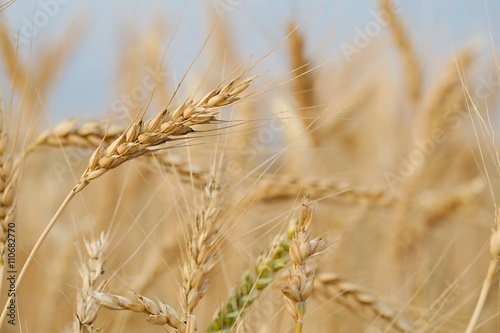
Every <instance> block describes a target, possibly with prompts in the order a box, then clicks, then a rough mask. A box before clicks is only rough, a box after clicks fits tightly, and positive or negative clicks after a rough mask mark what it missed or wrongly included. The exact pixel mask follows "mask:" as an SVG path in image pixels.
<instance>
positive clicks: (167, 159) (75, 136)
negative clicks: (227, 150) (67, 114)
mask: <svg viewBox="0 0 500 333" xmlns="http://www.w3.org/2000/svg"><path fill="white" fill-rule="evenodd" d="M125 131H126V129H124V128H120V127H118V126H107V125H105V124H103V123H102V122H97V121H90V122H80V121H78V120H77V119H68V120H65V121H63V122H61V123H59V124H57V125H56V126H55V127H54V129H49V130H46V131H44V132H43V133H41V134H40V135H39V136H38V137H37V138H36V139H35V141H34V143H33V144H32V145H31V147H30V148H29V149H28V150H27V152H28V153H29V152H33V151H36V150H38V149H41V148H43V147H46V146H48V147H61V146H63V147H78V148H85V149H96V148H98V147H99V146H100V145H101V144H102V145H109V144H111V143H112V142H113V141H115V140H116V139H117V138H118V137H119V136H120V134H121V133H124V132H125ZM146 157H148V158H149V159H151V160H153V161H156V162H158V163H159V164H160V165H161V167H162V168H163V170H165V171H166V172H170V173H176V174H177V175H179V176H180V179H181V180H182V181H185V182H189V183H191V182H193V183H194V185H195V186H197V187H203V186H205V184H206V182H207V179H206V178H207V174H208V172H207V170H206V169H204V168H203V167H201V166H199V165H195V164H193V163H190V162H189V161H186V159H185V158H183V157H182V156H180V155H178V154H174V153H172V152H169V153H156V154H148V155H146Z"/></svg>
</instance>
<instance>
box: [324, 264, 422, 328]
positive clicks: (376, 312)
mask: <svg viewBox="0 0 500 333" xmlns="http://www.w3.org/2000/svg"><path fill="white" fill-rule="evenodd" d="M315 288H316V289H318V290H317V291H318V293H317V294H318V295H324V296H326V297H329V298H333V299H334V300H335V301H337V302H339V303H340V304H341V305H342V306H345V307H346V308H347V309H349V310H350V311H353V312H354V313H356V314H364V315H366V316H368V317H370V318H371V319H373V318H380V319H382V320H384V321H385V322H386V323H387V324H388V325H390V326H391V327H393V328H395V329H396V330H398V331H399V332H416V329H415V328H414V325H412V324H411V323H410V321H409V320H407V319H405V318H403V317H402V316H401V313H400V312H399V311H398V310H395V309H393V308H391V307H390V306H389V305H388V304H387V303H385V302H384V301H382V300H380V299H379V298H378V297H376V296H374V295H372V294H370V293H368V292H366V291H364V290H363V289H362V288H360V287H359V286H357V285H356V284H354V283H352V282H349V281H346V280H345V279H343V278H341V277H340V276H339V275H338V274H335V273H321V274H318V276H317V277H316V283H315Z"/></svg>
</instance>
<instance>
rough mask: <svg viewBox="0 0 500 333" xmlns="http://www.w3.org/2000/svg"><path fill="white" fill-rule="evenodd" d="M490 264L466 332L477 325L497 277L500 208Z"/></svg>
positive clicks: (499, 255) (468, 332)
mask: <svg viewBox="0 0 500 333" xmlns="http://www.w3.org/2000/svg"><path fill="white" fill-rule="evenodd" d="M490 256H491V259H490V265H489V267H488V272H487V273H486V277H485V279H484V282H483V287H482V288H481V293H480V295H479V299H478V300H477V304H476V308H475V309H474V313H473V314H472V317H471V319H470V321H469V325H467V330H466V331H465V333H472V332H474V329H475V327H476V325H477V321H478V320H479V316H480V315H481V312H482V310H483V307H484V303H485V302H486V297H487V296H488V293H489V290H490V287H491V283H492V282H493V278H494V277H495V275H496V273H497V271H498V266H499V263H500V209H498V210H497V211H496V215H495V223H494V224H493V226H492V229H491V237H490Z"/></svg>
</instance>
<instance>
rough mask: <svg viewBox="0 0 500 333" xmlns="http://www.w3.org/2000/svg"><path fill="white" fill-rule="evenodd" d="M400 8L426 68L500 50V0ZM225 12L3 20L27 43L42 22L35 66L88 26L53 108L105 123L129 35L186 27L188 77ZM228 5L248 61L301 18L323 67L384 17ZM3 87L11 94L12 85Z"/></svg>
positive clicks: (137, 7)
mask: <svg viewBox="0 0 500 333" xmlns="http://www.w3.org/2000/svg"><path fill="white" fill-rule="evenodd" d="M398 2H399V3H400V6H401V8H402V10H401V12H400V16H401V17H402V19H403V21H404V22H405V24H406V26H407V28H408V30H409V32H410V34H411V36H412V39H413V41H414V43H415V47H416V49H417V52H418V53H419V56H420V57H421V58H422V59H423V61H424V63H425V64H426V65H428V66H431V67H432V66H434V65H436V64H437V63H439V61H438V60H439V59H445V58H449V57H450V56H452V55H453V51H454V50H455V51H457V50H459V49H460V47H461V46H463V45H465V44H468V43H476V44H477V45H479V47H480V48H481V49H482V50H483V53H484V54H485V57H488V56H489V57H491V56H492V51H491V50H492V49H491V44H490V42H491V41H490V38H493V39H494V41H495V42H496V39H498V37H499V36H498V32H499V31H500V20H499V19H498V18H499V8H498V7H499V1H466V0H442V1H431V0H423V1H415V0H413V1H406V0H401V1H398ZM223 3H224V1H223V0H191V1H172V0H166V1H159V0H147V1H130V0H110V1H96V0H90V1H77V0H38V1H37V2H35V1H31V0H24V1H21V0H18V1H17V2H15V3H14V4H13V5H12V6H11V7H9V8H8V9H7V10H6V11H4V12H3V13H2V16H1V19H2V21H3V22H4V23H5V24H7V25H8V26H9V28H10V29H11V31H13V38H14V36H15V35H16V34H17V33H18V32H19V33H20V35H21V36H23V31H25V30H26V29H27V28H26V26H27V25H29V24H30V22H31V23H33V22H34V21H35V16H36V17H37V18H38V20H39V21H38V23H37V24H35V25H37V27H36V30H37V31H36V33H35V34H34V36H33V38H32V39H31V42H32V50H33V53H32V56H33V57H36V52H37V51H36V50H37V49H38V48H42V49H43V47H46V45H50V42H51V41H52V40H56V39H59V38H61V37H63V38H64V37H67V36H68V35H69V38H73V37H74V36H75V35H76V34H75V33H74V31H73V30H71V27H72V26H73V27H76V26H79V24H80V23H83V24H84V27H85V30H84V31H85V33H84V35H83V37H82V38H81V39H80V43H79V45H78V47H77V48H76V49H75V51H74V52H73V53H72V54H71V55H70V58H69V61H68V63H67V65H66V66H65V67H64V68H62V71H61V73H60V76H59V80H58V82H57V84H56V86H55V87H54V89H53V92H52V96H51V99H50V101H49V103H48V104H47V110H48V111H49V112H51V114H52V115H53V117H54V118H64V117H67V116H72V115H79V116H81V115H93V114H98V113H100V112H102V111H103V110H105V109H106V108H107V107H108V106H109V104H110V103H111V99H112V95H113V94H112V91H113V89H114V88H113V87H115V82H114V80H115V78H116V75H115V73H116V71H117V68H116V67H117V65H118V62H119V61H118V60H117V59H119V57H120V52H121V47H122V45H123V41H124V40H125V39H126V37H127V36H126V35H127V27H128V28H129V29H134V30H137V31H147V29H148V28H149V27H150V24H151V22H153V21H154V20H155V19H157V18H162V19H164V20H165V24H166V26H167V27H168V29H169V30H170V31H173V30H174V28H175V27H176V25H177V24H180V26H179V28H178V30H177V31H176V33H175V43H174V44H177V43H179V44H180V47H179V48H178V49H177V50H176V51H175V52H171V53H172V54H168V55H167V57H170V56H173V60H172V62H171V64H170V67H171V68H169V70H170V71H172V72H173V73H175V75H176V76H177V77H180V76H181V75H182V74H183V72H184V71H185V69H186V68H187V66H188V65H189V63H190V62H191V61H192V60H193V58H194V56H195V54H196V52H197V51H198V50H199V49H200V47H201V45H202V43H203V41H204V39H205V38H206V36H207V34H208V31H209V29H210V25H211V23H210V22H211V21H210V17H209V15H207V13H208V11H209V10H217V9H220V8H221V7H220V6H221V5H223ZM227 6H228V7H223V8H225V11H224V15H223V20H224V24H225V25H226V26H227V27H230V31H229V33H230V35H231V36H232V39H233V41H234V43H235V48H237V49H238V52H239V54H240V55H241V56H243V57H244V56H246V55H248V54H250V53H251V52H253V51H254V50H255V49H257V48H258V47H259V46H260V45H261V43H262V41H263V40H264V39H266V38H268V39H269V44H268V46H267V48H266V47H264V49H269V48H270V47H271V45H274V44H275V43H277V42H278V41H279V40H280V39H281V38H282V37H283V36H284V29H283V26H284V22H286V20H287V18H293V19H295V21H299V22H302V27H301V29H302V31H303V32H304V33H305V35H306V36H307V37H308V42H307V48H308V51H309V53H310V54H311V55H312V57H313V58H316V59H315V60H316V61H317V62H318V63H320V62H322V61H328V59H333V58H337V57H339V56H341V55H342V53H341V49H340V46H339V45H341V43H342V42H345V43H352V42H353V38H355V35H356V32H357V31H359V30H361V31H363V30H364V29H365V28H366V25H367V23H368V22H370V21H373V13H374V12H376V11H377V6H376V1H374V0H356V1H347V0H343V1H340V0H337V1H334V0H330V1H317V0H316V1H314V0H313V1H299V0H294V1H290V0H272V1H264V0H228V1H227ZM487 8H488V10H489V15H490V19H491V21H490V22H488V16H487ZM179 22H180V23H179ZM226 23H227V24H226ZM489 24H491V26H489ZM28 30H29V29H28ZM71 31H73V32H71ZM490 32H492V33H493V36H491V35H490ZM381 35H387V34H381ZM377 38H379V37H377ZM380 38H387V36H385V37H384V36H380ZM167 43H168V40H165V45H166V44H167ZM496 43H497V45H498V42H496ZM20 54H21V57H22V58H23V59H24V60H25V61H28V59H29V55H30V43H29V42H28V43H24V44H23V43H21V44H20ZM202 58H203V56H202ZM265 66H267V67H269V68H279V67H280V66H283V59H280V58H279V53H278V54H277V56H275V57H270V58H269V59H268V61H267V62H266V63H265V64H263V67H264V68H265ZM1 86H2V88H3V89H4V91H8V86H6V85H5V82H1ZM5 89H7V90H5Z"/></svg>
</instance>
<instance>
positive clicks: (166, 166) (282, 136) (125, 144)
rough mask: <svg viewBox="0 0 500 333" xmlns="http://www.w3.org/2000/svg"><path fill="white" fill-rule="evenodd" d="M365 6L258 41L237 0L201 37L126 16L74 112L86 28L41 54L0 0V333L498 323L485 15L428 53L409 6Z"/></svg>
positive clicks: (498, 74)
mask: <svg viewBox="0 0 500 333" xmlns="http://www.w3.org/2000/svg"><path fill="white" fill-rule="evenodd" d="M53 1H54V2H53V3H51V4H52V5H53V4H54V3H56V2H55V1H56V0H53ZM49 2H50V1H49ZM49 2H47V1H46V2H41V7H39V8H42V10H43V8H51V10H53V9H54V8H55V7H50V6H49V7H44V6H48V5H47V3H49ZM62 3H63V1H58V2H57V6H63V5H62ZM326 3H327V4H328V1H327V2H326ZM373 5H374V7H373V8H374V9H373V10H372V12H371V13H372V14H371V15H372V16H371V17H370V18H369V19H368V21H366V22H365V24H363V25H362V26H361V28H360V29H357V30H355V31H354V32H352V33H351V34H350V37H349V38H347V37H346V38H344V37H342V38H340V39H339V38H333V37H332V36H333V35H334V34H335V32H334V31H323V34H322V35H318V34H316V35H314V34H313V33H311V31H312V30H311V29H308V28H307V27H309V24H311V22H314V20H315V19H317V16H316V15H318V13H320V12H321V11H322V10H325V8H329V7H328V6H327V5H326V4H324V3H323V2H321V1H320V2H318V3H316V5H314V6H312V5H311V6H308V7H306V8H307V10H304V11H300V15H299V14H298V13H299V12H295V13H293V14H291V15H283V16H282V17H283V20H281V21H276V22H273V24H272V27H273V30H272V31H267V30H265V28H264V27H261V28H262V30H265V32H264V36H265V40H262V41H259V43H258V44H256V46H255V47H254V45H253V44H252V43H251V42H250V41H251V36H244V35H242V36H235V35H234V32H235V31H239V32H241V31H243V30H240V28H241V27H238V26H237V24H238V22H237V21H234V20H231V15H235V13H236V12H238V11H239V12H240V13H241V12H242V11H244V10H245V8H247V7H245V6H252V4H250V3H249V2H244V1H217V0H214V1H211V2H209V5H206V6H205V7H204V11H205V12H204V15H205V19H206V21H205V22H201V23H200V22H196V24H199V25H200V26H203V27H204V28H203V29H202V30H201V31H202V33H201V35H202V38H189V35H188V37H186V36H183V35H182V31H181V30H180V29H177V27H176V22H170V21H169V22H165V20H164V19H162V18H161V17H159V18H158V20H156V21H152V22H149V23H148V25H147V29H145V30H144V31H143V32H141V33H139V31H140V30H134V29H133V28H132V27H130V28H129V29H126V28H124V27H123V26H122V28H121V29H119V30H118V31H119V33H120V35H119V36H118V38H119V39H120V41H121V42H122V43H123V46H124V47H123V48H122V49H120V50H119V52H116V54H117V58H116V59H114V64H116V67H117V72H116V73H115V74H113V75H114V79H113V80H114V81H115V82H114V83H113V87H115V88H114V89H115V90H114V91H113V93H112V94H111V93H108V92H101V95H106V94H109V95H111V96H107V97H106V98H104V100H105V102H104V103H103V104H104V106H103V107H99V109H98V110H92V111H89V112H88V113H85V112H81V113H80V114H76V115H75V114H73V113H71V112H72V111H73V110H67V113H64V112H62V113H60V110H59V111H57V110H52V109H51V108H52V107H53V106H54V105H58V104H57V103H56V104H54V103H53V102H52V101H53V100H57V99H58V98H59V97H61V98H68V97H64V96H57V92H59V91H61V90H60V88H58V80H59V79H60V77H61V76H63V73H64V72H65V71H66V70H68V68H70V67H69V66H70V64H71V61H72V59H74V58H73V56H72V55H78V52H79V43H81V44H83V43H84V37H83V36H84V35H85V31H86V29H90V28H89V26H90V27H91V25H92V23H91V22H92V20H89V22H87V23H85V24H80V23H74V24H72V25H71V26H68V30H67V31H65V33H64V34H60V35H54V36H53V37H52V38H51V40H50V41H44V43H39V42H37V39H36V36H34V35H33V34H34V32H35V30H33V29H35V28H37V29H40V30H41V29H42V28H43V27H41V26H40V27H31V28H32V29H31V30H32V31H31V33H32V35H33V36H31V37H29V38H27V37H26V36H25V35H23V30H22V29H21V30H16V29H14V28H13V27H11V26H9V19H7V18H8V17H9V13H10V12H9V11H11V10H14V9H15V6H16V2H15V1H7V2H4V4H2V5H0V10H1V12H0V15H1V18H2V22H1V25H0V47H1V53H0V55H1V57H0V59H1V64H2V66H1V67H2V69H1V71H0V75H2V77H1V78H2V82H1V85H0V88H1V91H0V94H1V95H0V101H1V104H0V108H1V109H0V112H1V117H0V120H1V122H0V125H1V126H0V185H1V186H0V192H1V193H0V209H1V210H0V212H1V214H0V217H1V222H2V231H1V233H0V234H1V237H0V265H1V271H0V272H1V273H0V301H1V304H2V310H3V312H2V315H1V317H0V325H1V326H0V327H1V328H0V331H1V332H87V333H88V332H139V331H140V332H180V333H193V332H296V333H299V332H500V316H499V314H500V294H499V288H498V287H499V279H498V267H499V265H500V215H499V212H500V210H498V205H497V202H498V199H496V198H497V197H498V196H499V195H500V191H499V186H500V154H499V150H498V145H499V142H498V140H497V139H496V134H497V132H498V131H499V130H500V127H499V126H500V118H499V114H498V110H497V108H498V102H499V100H498V97H499V95H500V94H499V89H498V88H499V87H500V83H499V82H500V66H499V64H498V57H497V55H496V52H495V44H494V38H495V37H496V36H495V34H494V31H493V28H491V30H490V31H489V33H488V34H486V35H485V36H484V37H485V38H486V40H489V39H491V40H490V43H491V45H489V46H488V47H486V50H487V51H485V48H484V47H483V46H478V43H474V42H473V41H471V42H470V43H463V45H462V46H461V47H460V48H459V49H455V48H454V49H453V50H452V52H450V53H447V57H446V59H444V58H443V57H436V58H435V59H434V58H433V57H425V59H424V56H423V55H426V52H429V53H431V51H432V50H426V49H422V43H417V41H416V40H415V39H416V38H415V34H414V31H413V30H412V29H411V28H410V27H411V22H409V21H408V16H407V14H408V13H407V12H405V8H404V6H407V5H408V4H407V3H405V2H401V1H389V0H379V1H374V2H373ZM322 6H325V7H322ZM485 6H486V7H487V8H489V7H488V6H489V3H488V2H486V5H485ZM57 8H59V7H57ZM61 8H62V7H61ZM188 8H189V7H188ZM58 10H59V9H58ZM36 13H42V14H43V12H36V11H35V16H34V18H36ZM42 14H40V15H42ZM57 15H59V16H62V15H64V10H63V9H61V10H60V11H58V14H57ZM176 15H177V14H176ZM336 15H339V14H338V13H337V14H336ZM488 15H490V13H488ZM491 15H492V17H491V19H492V20H493V21H494V20H495V19H496V18H497V17H496V16H498V14H497V13H491ZM495 15H496V16H495ZM174 16H175V15H174ZM179 17H180V19H179V22H181V21H182V20H187V17H189V14H185V13H184V12H182V13H180V14H179ZM315 17H316V18H315ZM488 17H489V16H488ZM33 22H36V21H33ZM241 24H242V25H243V24H244V23H243V22H241ZM195 26H196V27H198V25H195ZM233 29H234V30H233ZM318 31H320V30H316V33H317V32H318ZM417 37H418V38H432V36H423V37H422V36H417ZM246 42H248V43H249V44H252V48H253V49H252V50H251V51H249V52H247V51H245V50H246V49H244V48H241V47H240V46H239V45H240V44H238V43H241V44H244V43H246ZM23 43H27V44H26V45H28V46H29V47H25V46H26V45H25V44H23ZM328 43H330V44H332V45H334V47H335V49H336V50H338V53H337V54H336V55H334V56H331V55H330V53H329V52H328V51H327V46H325V45H327V44H328ZM330 44H328V45H330ZM429 44H431V43H429ZM23 45H24V46H23ZM183 45H189V46H190V47H193V49H195V50H196V51H195V52H194V53H192V54H191V53H190V56H189V57H188V56H185V55H184V53H183V52H187V51H183V48H182V47H183ZM322 45H323V46H324V48H322ZM26 50H27V52H28V53H23V52H25V51H26ZM188 53H189V52H188ZM175 57H179V58H181V59H182V60H183V61H184V63H182V65H179V64H176V63H175V61H174V60H172V59H174V58H175ZM186 58H189V59H188V60H186ZM429 58H430V59H431V60H429ZM176 66H177V67H180V68H181V69H180V70H181V75H173V74H172V73H174V72H175V71H174V69H172V70H171V71H170V68H171V67H176ZM176 69H178V68H176ZM90 75H92V76H95V77H99V75H104V74H102V73H100V71H99V70H96V71H95V72H92V73H91V74H90ZM75 87H78V86H75ZM89 99H92V98H90V97H89ZM87 102H88V103H89V105H100V104H99V103H100V102H99V101H93V100H88V101H87ZM74 108H75V109H78V110H82V109H80V108H79V107H78V105H74ZM55 112H59V113H57V114H58V115H55Z"/></svg>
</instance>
